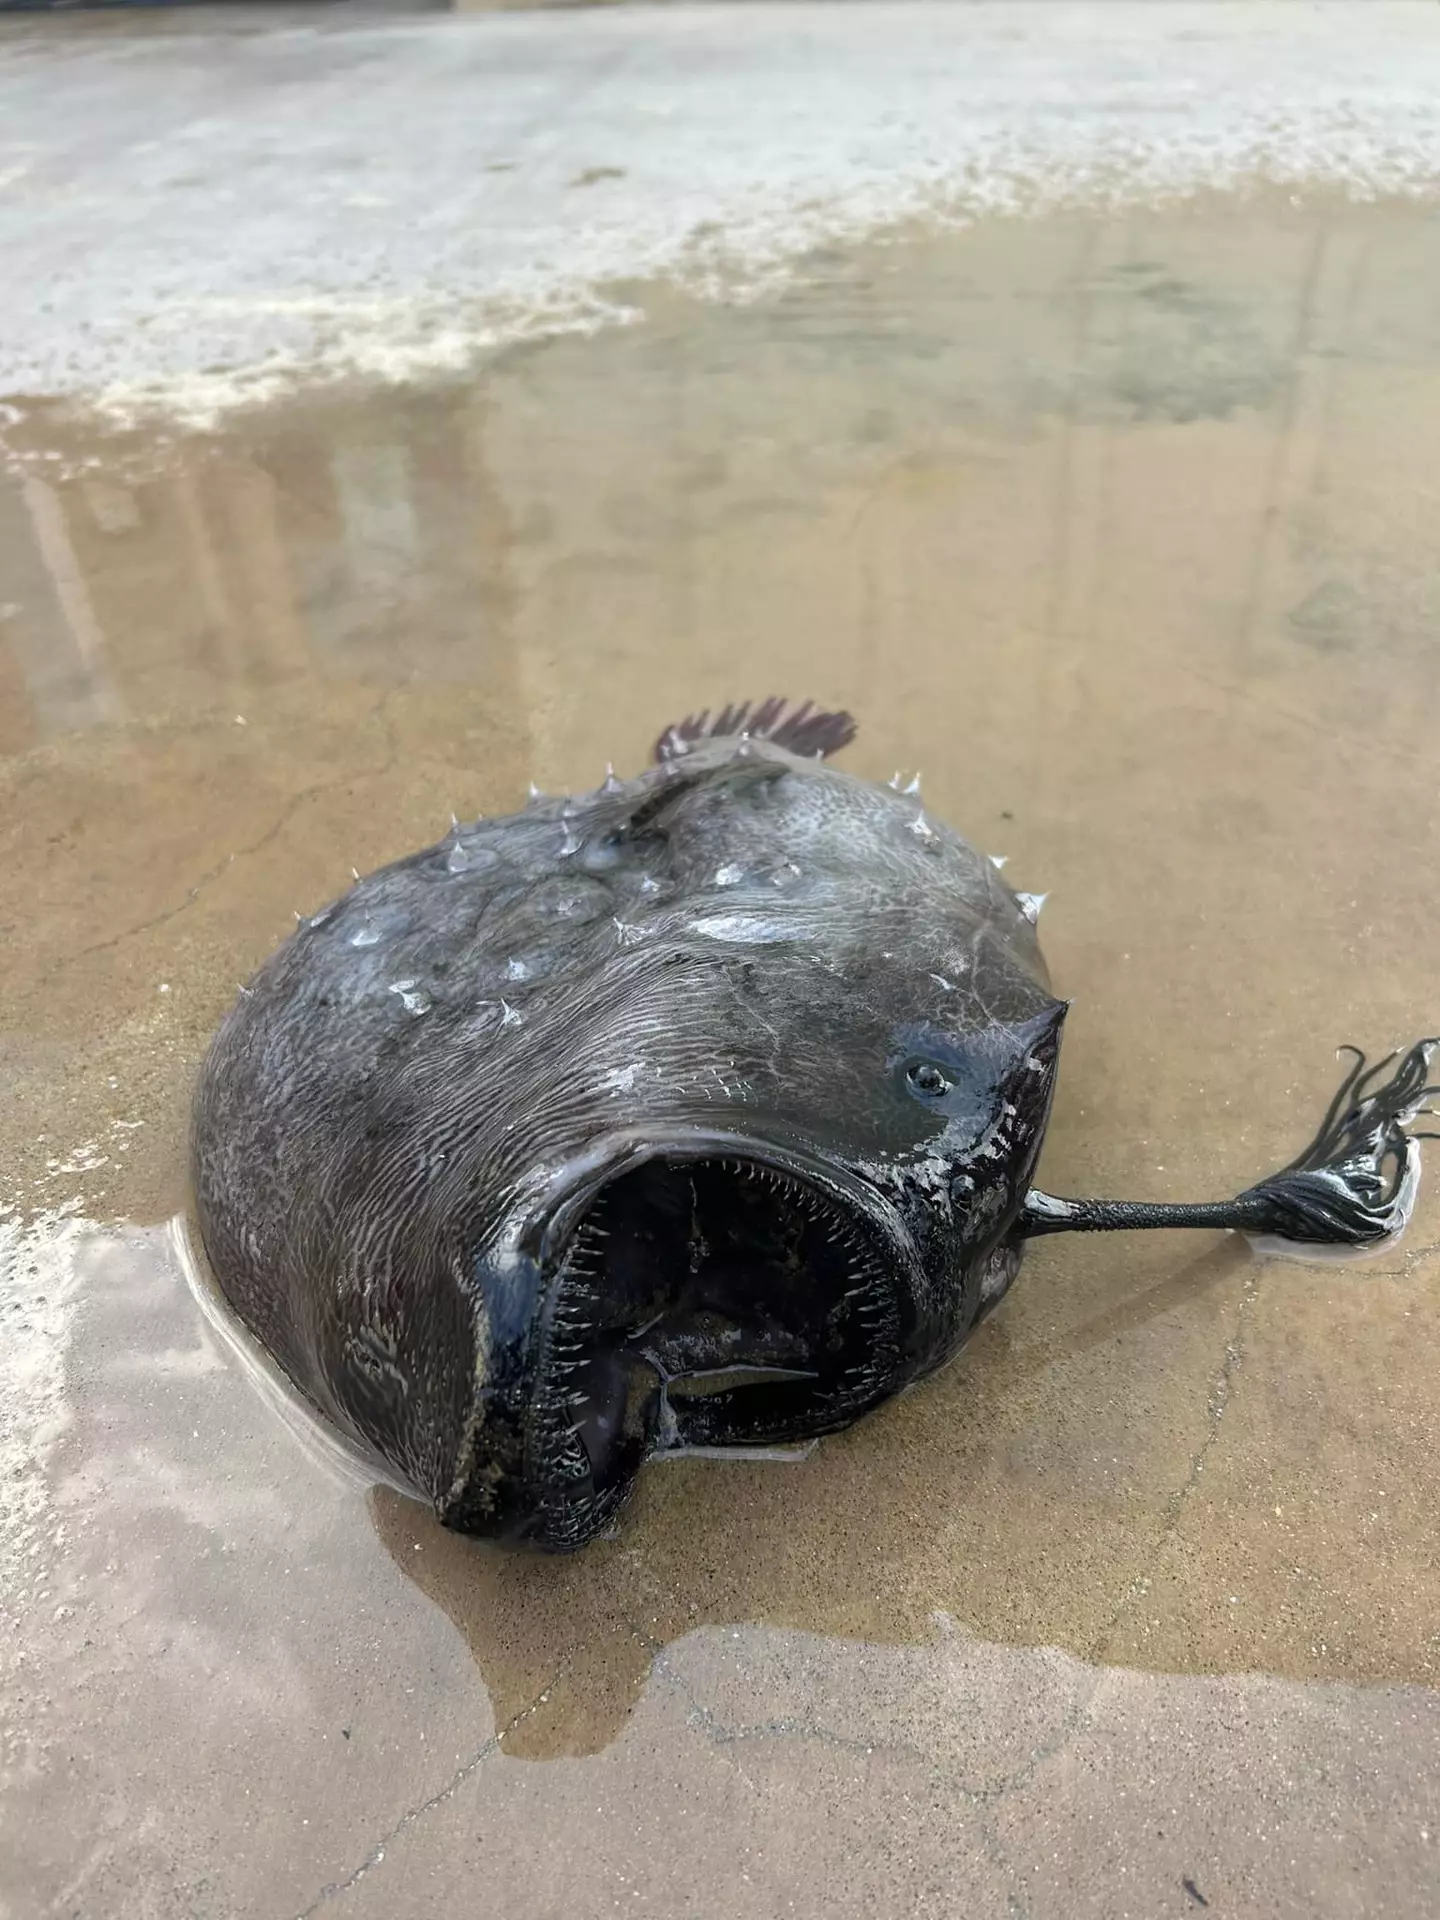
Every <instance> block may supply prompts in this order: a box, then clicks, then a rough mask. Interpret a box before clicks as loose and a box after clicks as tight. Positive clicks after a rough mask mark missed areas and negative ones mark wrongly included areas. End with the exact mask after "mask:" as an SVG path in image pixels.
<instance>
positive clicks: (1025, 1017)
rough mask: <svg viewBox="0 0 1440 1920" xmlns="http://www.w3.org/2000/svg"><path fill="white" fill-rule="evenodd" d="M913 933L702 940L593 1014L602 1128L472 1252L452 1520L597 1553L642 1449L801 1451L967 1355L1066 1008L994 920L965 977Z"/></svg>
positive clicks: (588, 1101)
mask: <svg viewBox="0 0 1440 1920" xmlns="http://www.w3.org/2000/svg"><path fill="white" fill-rule="evenodd" d="M902 932H908V935H909V939H908V944H906V945H903V946H902V944H901V938H900V935H901V933H902ZM893 934H894V937H893V940H892V939H890V938H887V937H885V936H884V934H883V932H882V935H881V937H880V938H878V939H877V938H876V937H875V935H876V930H875V928H874V926H873V925H870V926H869V927H867V929H865V930H864V933H863V935H862V934H861V933H859V932H857V933H855V934H854V935H848V934H847V933H846V931H845V930H844V929H843V928H840V929H832V937H831V938H829V939H828V940H826V941H823V942H821V941H816V940H813V939H805V940H797V941H792V942H776V943H772V944H770V945H769V946H767V947H765V948H763V949H760V948H757V947H756V946H755V945H753V944H752V945H748V946H747V945H745V944H744V943H733V942H732V943H729V944H725V943H718V944H717V943H716V942H714V941H710V942H708V943H700V944H697V943H694V942H689V943H685V944H681V945H677V946H676V947H675V948H674V949H673V950H672V951H671V952H670V953H668V954H666V955H662V956H659V957H656V956H649V957H648V958H647V971H648V976H649V984H648V986H647V988H646V990H645V991H643V992H641V991H638V990H637V989H636V988H635V987H634V984H633V982H632V985H631V987H630V989H629V990H628V991H627V993H626V994H625V995H624V996H622V997H621V998H620V999H619V1000H617V1001H615V1002H614V1003H613V1004H612V1006H611V1008H610V1009H609V1010H608V1011H607V1009H606V1008H605V1007H604V1006H603V1005H601V1006H599V1007H598V1008H597V1009H596V1010H595V1011H594V1012H593V1014H592V1015H591V1016H590V1017H589V1018H587V1017H585V1016H582V1015H580V1014H578V1013H577V1016H576V1021H575V1025H574V1028H573V1030H572V1035H571V1040H570V1045H569V1047H568V1049H567V1053H566V1067H565V1070H566V1074H567V1086H568V1092H567V1095H566V1104H565V1112H566V1113H567V1114H572V1115H582V1116H584V1124H583V1126H572V1132H571V1135H570V1137H569V1139H568V1140H567V1143H566V1144H565V1147H564V1150H563V1151H561V1152H558V1153H557V1152H555V1151H548V1152H547V1150H546V1145H545V1143H544V1142H542V1140H541V1139H540V1137H539V1133H538V1131H537V1134H536V1137H535V1140H534V1158H535V1170H534V1172H533V1174H532V1175H531V1176H530V1177H529V1179H528V1180H527V1181H526V1182H523V1183H521V1188H520V1190H519V1191H517V1193H516V1195H515V1197H514V1200H513V1203H512V1205H511V1207H510V1209H509V1211H508V1213H507V1215H506V1218H505V1220H504V1221H503V1222H502V1223H501V1225H500V1227H499V1228H498V1229H497V1230H496V1231H495V1232H494V1233H493V1234H492V1235H491V1236H490V1238H489V1239H488V1241H487V1244H486V1245H485V1247H484V1248H483V1250H482V1252H481V1253H480V1255H479V1256H478V1258H477V1261H476V1265H475V1272H474V1280H475V1283H476V1285H477V1287H478V1294H479V1298H480V1300H481V1302H482V1323H483V1329H484V1332H483V1339H482V1367H481V1372H482V1377H481V1385H480V1389H479V1398H478V1401H477V1409H476V1416H475V1418H474V1420H473V1421H472V1425H471V1431H470V1434H469V1436H468V1451H466V1452H465V1453H463V1454H462V1457H461V1458H460V1460H459V1461H458V1463H457V1472H456V1478H455V1483H454V1486H453V1488H452V1490H451V1495H450V1497H449V1499H448V1500H447V1501H445V1502H442V1504H441V1516H442V1518H443V1519H444V1520H446V1522H447V1523H448V1524H450V1525H452V1526H455V1527H458V1528H460V1529H461V1530H464V1531H470V1532H478V1533H483V1534H490V1535H498V1536H501V1537H505V1538H509V1539H512V1540H525V1541H530V1542H533V1543H535V1544H538V1545H541V1546H544V1547H549V1548H560V1549H564V1548H569V1547H575V1546H580V1545H583V1544H584V1543H585V1542H586V1541H588V1540H589V1539H591V1538H593V1537H594V1536H595V1535H596V1534H597V1533H599V1532H601V1531H603V1530H604V1528H605V1527H606V1525H607V1524H608V1522H609V1520H610V1518H611V1516H612V1515H613V1514H614V1513H615V1512H616V1511H617V1509H618V1507H619V1506H620V1505H621V1503H622V1502H623V1500H624V1499H625V1497H626V1496H627V1494H628V1493H629V1491H630V1489H631V1487H632V1486H633V1484H634V1481H635V1477H636V1474H637V1472H638V1469H639V1468H640V1466H641V1465H642V1463H643V1462H644V1461H645V1460H646V1459H648V1458H651V1457H654V1456H656V1455H662V1454H666V1453H675V1452H685V1451H705V1452H708V1451H727V1452H728V1451H735V1450H752V1449H757V1448H759V1449H766V1448H774V1447H777V1446H785V1445H793V1444H795V1443H797V1442H804V1441H808V1440H809V1439H811V1438H813V1437H815V1436H817V1435H820V1434H823V1433H826V1432H832V1431H835V1430H838V1429H839V1428H842V1427H844V1426H847V1425H848V1424H850V1423H851V1422H852V1421H853V1420H854V1419H856V1418H857V1417H858V1416H859V1415H860V1414H862V1413H863V1412H865V1411H866V1410H867V1409H868V1408H870V1407H873V1406H874V1405H876V1404H878V1403H879V1402H880V1401H881V1400H883V1399H885V1398H886V1397H887V1396H888V1395H890V1394H892V1393H894V1392H896V1391H897V1390H898V1389H899V1388H901V1387H903V1386H904V1385H906V1384H907V1383H908V1382H910V1381H912V1380H914V1379H916V1378H918V1377H919V1376H921V1375H922V1374H924V1373H926V1372H928V1371H929V1370H931V1369H932V1368H933V1367H935V1366H938V1365H939V1364H941V1363H942V1362H943V1361H944V1360H945V1359H946V1358H948V1357H949V1355H950V1354H952V1353H953V1352H954V1351H955V1349H956V1347H958V1345H959V1344H960V1342H961V1341H962V1340H963V1338H964V1336H965V1334H966V1333H967V1332H968V1330H969V1328H970V1326H971V1325H972V1324H973V1323H974V1321H975V1319H976V1318H977V1316H978V1314H979V1313H980V1312H982V1311H983V1310H984V1308H985V1306H986V1304H987V1290H988V1292H989V1293H995V1289H996V1282H997V1276H998V1277H1000V1278H1001V1279H1002V1280H1003V1279H1008V1276H1009V1273H1010V1272H1012V1271H1013V1269H1014V1266H1015V1264H1017V1263H1018V1250H1017V1249H1016V1247H1015V1246H1014V1245H1013V1244H1007V1236H1009V1235H1010V1234H1011V1230H1012V1228H1013V1225H1014V1220H1015V1215H1016V1212H1017V1210H1018V1208H1019V1205H1020V1203H1021V1201H1022V1200H1023V1197H1024V1192H1025V1189H1026V1185H1027V1183H1028V1180H1029V1175H1030V1172H1031V1169H1032V1167H1033V1164H1034V1161H1035V1159H1036V1157H1037V1155H1038V1151H1039V1146H1040V1140H1041V1136H1042V1134H1043V1131H1044V1127H1045V1123H1046V1119H1047V1117H1048V1112H1049V1106H1050V1099H1051V1093H1052V1089H1053V1082H1054V1074H1055V1067H1056V1060H1057V1054H1058V1047H1059V1039H1060V1031H1061V1026H1062V1023H1063V1018H1064V1013H1065V1007H1064V1005H1063V1003H1061V1002H1058V1001H1056V1000H1055V999H1053V998H1052V997H1051V995H1050V993H1049V991H1048V989H1047V987H1046V986H1045V984H1044V980H1043V972H1042V973H1040V974H1037V972H1036V970H1035V968H1034V967H1032V966H1031V965H1030V964H1028V962H1027V961H1025V959H1024V958H1023V957H1022V958H1021V959H1017V958H1016V957H1015V955H1014V954H1013V953H1011V952H1010V951H1009V950H1008V949H1007V948H1006V946H1005V944H1004V942H1003V941H999V942H997V941H996V940H994V939H993V938H991V937H990V936H989V935H988V934H987V933H986V931H985V929H984V927H983V926H982V927H980V928H978V929H977V931H976V937H975V939H974V941H973V943H972V945H971V949H970V952H969V955H968V958H967V962H966V970H965V972H964V975H963V977H961V975H960V970H959V968H958V967H957V966H956V963H955V960H954V957H953V942H952V947H951V952H950V957H949V958H948V960H947V961H946V964H948V965H949V966H950V967H951V972H952V973H953V974H955V975H956V977H955V978H953V979H952V978H951V977H950V975H947V974H944V973H943V972H942V971H941V968H940V965H939V964H938V961H939V959H941V958H944V957H945V956H941V955H937V954H935V953H928V954H927V953H926V952H925V951H924V947H925V942H924V940H923V938H917V936H916V933H915V929H914V928H913V926H912V927H910V928H908V929H904V928H897V929H894V930H893ZM931 961H935V962H936V964H934V965H931V964H930V962H931ZM605 997H606V996H604V995H601V996H599V998H600V1000H601V1001H603V1000H604V999H605ZM618 1007H623V1008H624V1009H625V1010H626V1012H625V1017H624V1018H617V1017H615V1009H616V1008H618ZM607 1089H608V1091H607ZM547 1104H548V1111H549V1112H550V1113H551V1115H554V1114H556V1113H558V1112H559V1111H560V1102H559V1099H558V1097H557V1098H556V1100H554V1101H553V1102H550V1103H547V1102H543V1101H542V1102H541V1103H539V1104H538V1105H535V1104H533V1103H532V1107H531V1111H532V1113H535V1114H536V1115H537V1116H538V1115H541V1114H543V1113H544V1112H545V1111H546V1108H547ZM535 1124H536V1126H537V1129H538V1126H539V1120H538V1118H537V1120H536V1122H535ZM1000 1290H1003V1286H1002V1287H1001V1288H1000ZM995 1297H998V1293H995Z"/></svg>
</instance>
